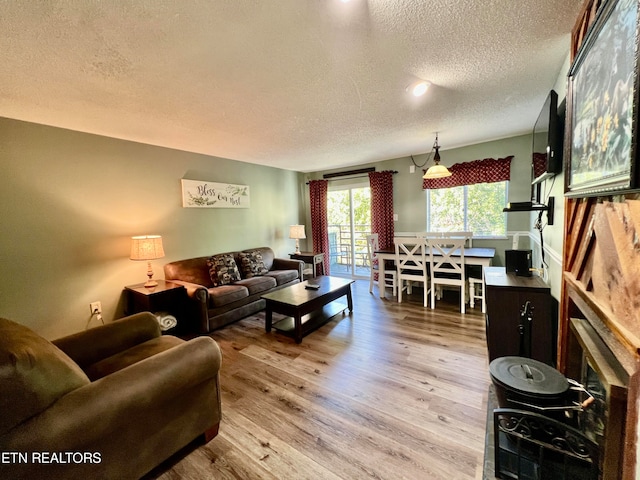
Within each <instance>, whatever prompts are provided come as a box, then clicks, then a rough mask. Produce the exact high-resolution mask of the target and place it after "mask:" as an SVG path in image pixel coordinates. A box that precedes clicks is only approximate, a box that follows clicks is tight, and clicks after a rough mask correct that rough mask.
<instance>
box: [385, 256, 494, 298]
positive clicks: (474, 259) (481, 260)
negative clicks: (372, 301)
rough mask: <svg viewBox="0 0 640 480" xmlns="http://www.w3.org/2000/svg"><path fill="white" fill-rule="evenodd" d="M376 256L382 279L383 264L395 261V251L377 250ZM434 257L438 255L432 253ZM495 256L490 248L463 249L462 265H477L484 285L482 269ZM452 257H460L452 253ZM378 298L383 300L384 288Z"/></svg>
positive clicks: (488, 264) (489, 264)
mask: <svg viewBox="0 0 640 480" xmlns="http://www.w3.org/2000/svg"><path fill="white" fill-rule="evenodd" d="M375 253H376V255H377V256H378V278H384V272H385V263H386V261H387V260H395V259H396V251H395V250H391V249H389V250H378V251H376V252H375ZM434 255H440V253H439V252H434ZM495 255H496V249H495V248H492V247H468V248H465V249H464V264H465V265H478V266H480V267H482V268H481V270H482V280H483V283H484V267H490V266H491V261H492V260H493V257H495ZM453 256H454V257H455V256H460V254H459V253H458V254H457V255H456V253H455V252H454V254H453ZM379 290H380V298H384V288H380V289H379Z"/></svg>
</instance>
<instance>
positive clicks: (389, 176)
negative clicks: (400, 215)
mask: <svg viewBox="0 0 640 480" xmlns="http://www.w3.org/2000/svg"><path fill="white" fill-rule="evenodd" d="M369 185H370V186H371V233H377V234H378V241H379V243H380V249H381V250H383V249H387V248H393V172H392V171H391V170H385V171H383V172H369Z"/></svg>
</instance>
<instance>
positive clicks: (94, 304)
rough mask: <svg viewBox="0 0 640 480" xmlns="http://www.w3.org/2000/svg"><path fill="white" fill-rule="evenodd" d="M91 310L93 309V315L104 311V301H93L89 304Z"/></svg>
mask: <svg viewBox="0 0 640 480" xmlns="http://www.w3.org/2000/svg"><path fill="white" fill-rule="evenodd" d="M89 310H91V315H97V314H99V313H102V303H100V302H91V303H90V304H89Z"/></svg>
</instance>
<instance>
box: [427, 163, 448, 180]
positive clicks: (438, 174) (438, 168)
mask: <svg viewBox="0 0 640 480" xmlns="http://www.w3.org/2000/svg"><path fill="white" fill-rule="evenodd" d="M450 176H451V172H450V171H449V170H448V169H447V167H445V166H444V165H440V164H437V165H433V166H432V167H429V169H428V170H427V171H426V172H425V174H424V175H423V176H422V178H444V177H450Z"/></svg>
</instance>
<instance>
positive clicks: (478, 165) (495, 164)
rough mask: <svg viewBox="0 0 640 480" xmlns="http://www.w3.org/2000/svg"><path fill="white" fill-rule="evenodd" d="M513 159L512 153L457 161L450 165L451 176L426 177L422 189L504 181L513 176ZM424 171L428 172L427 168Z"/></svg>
mask: <svg viewBox="0 0 640 480" xmlns="http://www.w3.org/2000/svg"><path fill="white" fill-rule="evenodd" d="M512 159H513V155H510V156H508V157H505V158H485V159H484V160H474V161H472V162H463V163H456V164H455V165H452V166H451V167H449V171H450V172H451V176H450V177H445V178H424V179H423V180H422V189H423V190H426V189H428V188H451V187H460V186H462V185H473V184H475V183H494V182H503V181H505V180H509V179H510V178H511V160H512ZM424 171H425V172H426V170H424Z"/></svg>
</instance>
